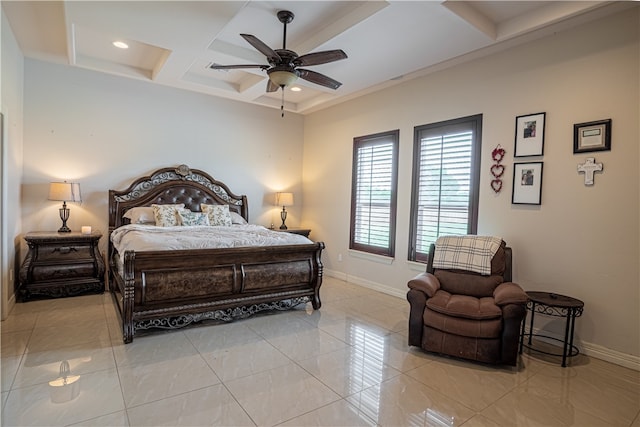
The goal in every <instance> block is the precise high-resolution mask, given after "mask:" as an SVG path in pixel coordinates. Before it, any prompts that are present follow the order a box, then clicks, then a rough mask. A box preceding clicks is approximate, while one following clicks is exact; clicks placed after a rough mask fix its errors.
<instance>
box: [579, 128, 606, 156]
mask: <svg viewBox="0 0 640 427" xmlns="http://www.w3.org/2000/svg"><path fill="white" fill-rule="evenodd" d="M609 150H611V119H606V120H598V121H595V122H586V123H577V124H575V125H573V153H574V154H576V153H589V152H591V151H609Z"/></svg>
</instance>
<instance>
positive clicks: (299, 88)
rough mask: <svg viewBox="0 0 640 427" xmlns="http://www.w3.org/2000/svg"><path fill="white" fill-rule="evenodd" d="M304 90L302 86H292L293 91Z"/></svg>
mask: <svg viewBox="0 0 640 427" xmlns="http://www.w3.org/2000/svg"><path fill="white" fill-rule="evenodd" d="M301 90H302V88H301V87H300V86H291V91H292V92H300V91H301Z"/></svg>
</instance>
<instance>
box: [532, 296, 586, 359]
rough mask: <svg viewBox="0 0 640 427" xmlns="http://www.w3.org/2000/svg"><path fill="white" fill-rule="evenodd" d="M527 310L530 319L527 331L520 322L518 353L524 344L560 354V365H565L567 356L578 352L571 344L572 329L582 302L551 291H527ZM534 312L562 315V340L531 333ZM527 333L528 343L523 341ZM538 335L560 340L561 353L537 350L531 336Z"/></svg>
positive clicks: (582, 304)
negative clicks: (532, 343)
mask: <svg viewBox="0 0 640 427" xmlns="http://www.w3.org/2000/svg"><path fill="white" fill-rule="evenodd" d="M527 297H529V300H528V301H527V310H529V311H530V312H531V320H529V332H528V333H525V330H524V326H525V323H526V322H525V321H523V322H522V329H521V330H520V354H522V350H523V347H524V346H525V345H526V346H527V348H530V349H531V350H533V351H537V352H539V353H544V354H549V355H551V356H562V367H563V368H564V367H566V366H567V358H568V357H573V356H577V355H578V354H579V353H580V350H578V347H576V346H575V345H573V331H574V327H575V323H576V317H580V316H582V311H583V309H584V302H582V301H580V300H579V299H576V298H572V297H568V296H566V295H560V294H554V293H552V292H533V291H531V292H527ZM536 313H541V314H545V315H547V316H555V317H564V318H566V325H565V329H564V341H562V340H559V339H557V338H554V337H549V336H546V335H541V334H534V333H533V319H534V317H535V314H536ZM526 335H528V336H529V339H528V344H525V343H524V339H525V336H526ZM533 336H539V337H544V338H548V339H552V340H556V341H560V342H562V354H557V353H549V352H546V351H542V350H537V349H535V348H533V346H532V345H531V337H533Z"/></svg>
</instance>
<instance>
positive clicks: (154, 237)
mask: <svg viewBox="0 0 640 427" xmlns="http://www.w3.org/2000/svg"><path fill="white" fill-rule="evenodd" d="M111 241H112V242H113V245H114V247H115V248H116V249H117V250H118V253H119V254H120V257H123V256H124V252H125V251H128V250H131V251H157V250H177V249H212V248H235V247H247V246H280V245H298V244H309V243H313V242H312V241H311V240H309V239H307V238H306V237H304V236H301V235H298V234H293V233H282V232H279V231H273V230H269V229H267V228H265V227H262V226H260V225H253V224H249V225H232V226H229V227H207V226H196V227H156V226H153V225H141V224H128V225H123V226H122V227H119V228H117V229H115V230H114V231H113V233H111Z"/></svg>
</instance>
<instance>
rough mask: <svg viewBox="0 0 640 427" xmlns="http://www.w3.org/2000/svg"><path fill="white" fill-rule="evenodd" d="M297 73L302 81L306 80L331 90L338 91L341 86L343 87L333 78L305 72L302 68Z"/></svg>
mask: <svg viewBox="0 0 640 427" xmlns="http://www.w3.org/2000/svg"><path fill="white" fill-rule="evenodd" d="M297 71H298V74H299V76H300V78H301V79H305V80H307V81H309V82H311V83H315V84H318V85H320V86H325V87H328V88H331V89H338V88H339V87H340V86H342V83H340V82H339V81H337V80H334V79H332V78H331V77H327V76H325V75H324V74H320V73H316V72H315V71H311V70H305V69H302V68H298V70H297Z"/></svg>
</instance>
